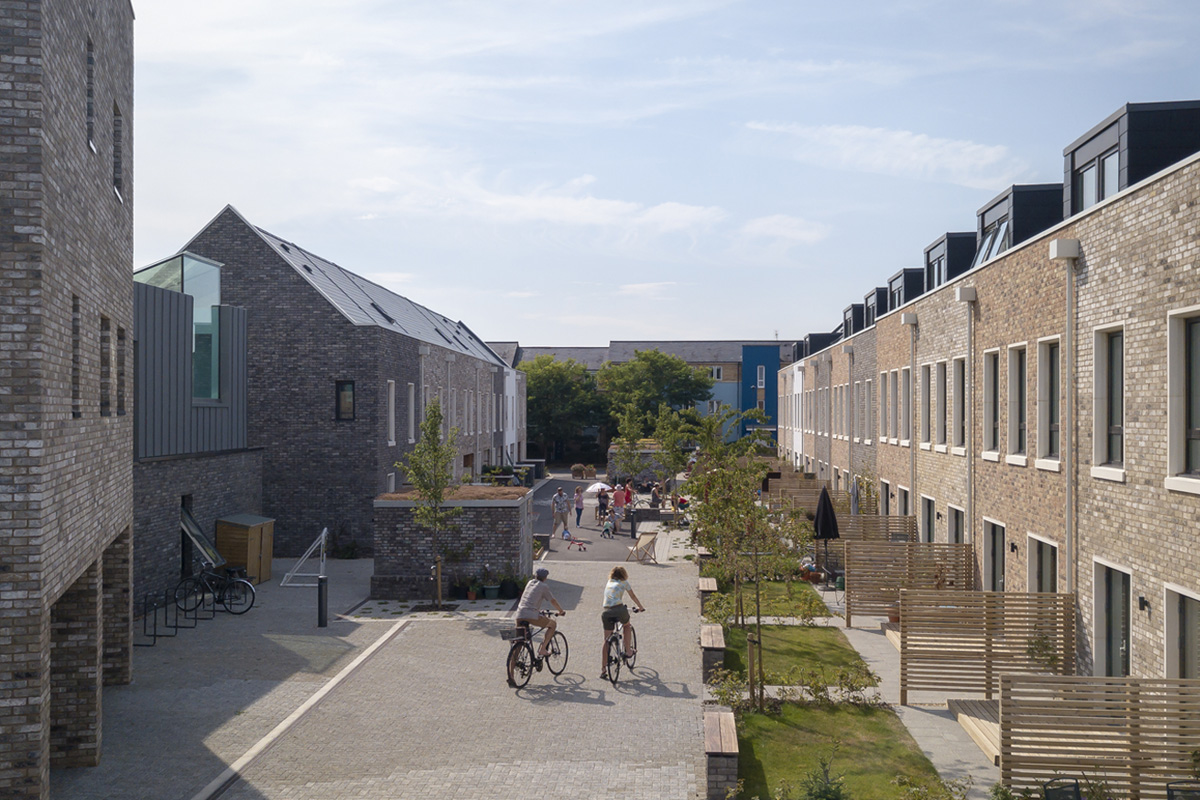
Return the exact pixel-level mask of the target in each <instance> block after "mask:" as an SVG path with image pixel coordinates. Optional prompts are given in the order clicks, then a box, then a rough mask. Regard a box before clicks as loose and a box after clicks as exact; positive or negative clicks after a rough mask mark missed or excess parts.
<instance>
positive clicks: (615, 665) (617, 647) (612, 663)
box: [604, 634, 621, 685]
mask: <svg viewBox="0 0 1200 800" xmlns="http://www.w3.org/2000/svg"><path fill="white" fill-rule="evenodd" d="M604 670H605V672H607V673H608V679H609V681H611V682H612V683H613V684H614V685H616V682H617V678H618V677H620V675H621V636H620V634H614V635H613V636H612V637H610V638H609V640H608V657H607V658H606V659H605V664H604Z"/></svg>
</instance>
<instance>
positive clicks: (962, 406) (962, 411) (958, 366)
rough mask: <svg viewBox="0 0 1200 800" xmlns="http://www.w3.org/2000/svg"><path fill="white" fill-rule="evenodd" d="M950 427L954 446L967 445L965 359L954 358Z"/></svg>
mask: <svg viewBox="0 0 1200 800" xmlns="http://www.w3.org/2000/svg"><path fill="white" fill-rule="evenodd" d="M950 429H951V430H952V431H953V432H954V442H953V445H954V447H966V446H967V360H966V359H965V358H956V359H954V413H953V417H952V420H951V425H950Z"/></svg>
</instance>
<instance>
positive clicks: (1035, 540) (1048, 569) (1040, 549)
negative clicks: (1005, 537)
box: [1029, 534, 1058, 594]
mask: <svg viewBox="0 0 1200 800" xmlns="http://www.w3.org/2000/svg"><path fill="white" fill-rule="evenodd" d="M1029 591H1031V592H1049V593H1051V594H1053V593H1054V592H1057V591H1058V545H1056V544H1054V543H1053V542H1051V541H1048V540H1046V539H1042V538H1041V537H1038V536H1034V535H1033V534H1030V535H1029Z"/></svg>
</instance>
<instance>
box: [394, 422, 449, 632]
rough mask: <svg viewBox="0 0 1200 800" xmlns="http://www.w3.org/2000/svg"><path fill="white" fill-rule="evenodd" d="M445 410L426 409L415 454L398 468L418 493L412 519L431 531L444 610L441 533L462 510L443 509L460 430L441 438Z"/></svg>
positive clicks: (436, 594) (436, 581)
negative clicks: (443, 411)
mask: <svg viewBox="0 0 1200 800" xmlns="http://www.w3.org/2000/svg"><path fill="white" fill-rule="evenodd" d="M442 423H443V417H442V407H441V406H440V405H439V404H438V402H437V401H436V400H434V401H433V402H432V403H430V404H429V405H427V406H426V407H425V419H424V420H422V421H421V437H420V438H419V439H418V440H417V443H416V445H414V446H413V449H412V451H411V452H410V453H409V454H408V456H407V457H406V458H405V459H404V461H402V462H401V461H397V462H396V464H395V466H396V467H397V468H398V469H400V470H401V471H402V472H403V473H404V477H405V479H406V480H407V481H408V482H409V483H411V484H412V485H413V488H414V489H416V490H417V494H418V496H417V506H416V508H415V509H413V518H414V519H415V520H416V523H417V524H418V525H420V526H421V527H422V528H425V529H426V530H427V531H429V533H430V536H431V537H432V538H431V542H432V545H433V554H434V555H433V561H434V581H433V582H434V585H435V587H436V588H435V592H434V602H435V603H436V604H437V607H438V608H441V607H442V551H441V542H440V541H439V534H440V533H441V532H442V531H443V530H448V529H449V528H450V527H451V526H452V524H453V522H454V518H455V517H457V516H458V515H459V514H461V513H462V511H463V510H462V508H461V507H457V506H456V507H451V508H443V504H444V503H445V502H446V494H447V490H448V489H449V488H450V487H451V485H453V484H454V461H455V459H456V458H457V457H458V428H451V429H450V431H449V433H447V434H446V435H445V437H443V436H442Z"/></svg>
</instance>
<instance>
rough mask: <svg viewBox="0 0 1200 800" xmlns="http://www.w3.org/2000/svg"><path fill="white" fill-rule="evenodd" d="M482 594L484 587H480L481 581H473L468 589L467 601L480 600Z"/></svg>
mask: <svg viewBox="0 0 1200 800" xmlns="http://www.w3.org/2000/svg"><path fill="white" fill-rule="evenodd" d="M482 594H483V586H481V585H480V583H479V581H478V580H473V581H471V585H470V586H469V587H467V599H468V600H478V599H479V597H480V596H481V595H482Z"/></svg>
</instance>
